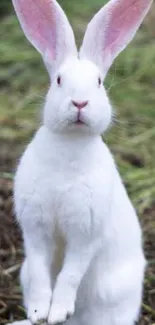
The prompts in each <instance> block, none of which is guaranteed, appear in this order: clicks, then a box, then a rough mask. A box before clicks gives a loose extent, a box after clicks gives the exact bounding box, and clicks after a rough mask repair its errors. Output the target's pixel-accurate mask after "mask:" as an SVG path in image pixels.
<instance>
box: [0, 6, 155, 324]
mask: <svg viewBox="0 0 155 325" xmlns="http://www.w3.org/2000/svg"><path fill="white" fill-rule="evenodd" d="M25 1H26V0H25ZM59 3H60V4H61V5H62V7H63V8H64V9H65V11H66V12H67V14H68V17H69V19H70V21H71V23H72V25H73V26H74V30H75V32H76V39H77V43H78V45H80V42H81V40H82V36H83V33H84V30H85V27H86V24H87V22H88V21H89V20H90V18H91V17H92V15H93V14H94V13H95V12H96V11H97V10H98V9H99V8H100V7H101V6H102V5H103V4H104V3H106V0H95V1H94V0H89V1H88V0H77V1H75V0H74V1H73V0H60V1H59ZM48 85H49V78H48V74H47V73H46V70H45V68H44V66H43V63H42V60H41V58H40V56H39V55H38V53H37V52H36V51H35V50H34V49H33V48H32V47H31V45H29V43H28V42H27V40H26V39H25V37H24V35H23V33H22V31H21V29H20V27H19V24H18V21H17V19H16V16H15V14H14V11H13V8H12V4H11V1H10V0H0V325H3V324H6V323H7V322H8V321H10V322H11V321H13V320H17V319H23V318H24V317H25V311H24V309H23V307H22V305H21V290H20V286H19V282H18V276H19V269H20V264H21V261H22V258H23V250H22V244H21V235H20V231H19V229H18V227H17V225H16V223H15V220H14V218H13V208H12V181H13V177H14V172H15V169H16V165H17V163H18V160H19V158H20V156H21V153H22V152H23V150H24V148H25V147H26V145H27V143H28V142H29V140H30V139H31V137H32V135H33V134H34V132H35V130H36V128H37V127H38V126H39V125H40V123H41V109H42V106H43V102H44V97H45V95H46V91H47V88H48ZM105 86H106V89H107V91H108V93H109V96H110V98H111V101H112V103H113V107H114V110H115V119H114V125H113V128H112V129H111V130H110V131H109V132H108V134H106V135H105V136H104V141H105V142H106V143H107V144H108V145H109V147H110V148H111V150H112V152H113V154H114V156H115V159H116V161H117V164H118V166H119V169H120V172H121V175H122V178H123V180H124V183H125V185H126V186H127V189H128V192H129V195H130V197H131V199H132V201H133V203H134V205H135V207H136V209H137V212H138V215H139V218H140V222H141V224H142V227H143V230H144V245H145V253H146V256H147V259H148V270H147V274H146V278H145V292H144V302H143V311H142V317H141V320H140V324H141V325H152V324H155V5H153V6H152V8H151V11H150V13H149V14H148V16H147V17H146V19H145V21H144V23H143V25H142V27H141V29H140V30H139V32H138V34H137V36H136V38H135V39H134V41H133V42H132V44H131V45H130V46H129V47H128V48H127V50H125V51H124V52H123V54H121V55H120V56H119V58H118V59H117V60H116V61H115V64H114V65H113V67H112V69H111V71H110V73H109V75H108V77H107V79H106V82H105ZM129 231H130V230H129Z"/></svg>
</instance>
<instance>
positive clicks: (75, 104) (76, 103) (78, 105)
mask: <svg viewBox="0 0 155 325" xmlns="http://www.w3.org/2000/svg"><path fill="white" fill-rule="evenodd" d="M72 104H73V105H74V106H76V107H77V108H78V109H82V108H84V107H85V106H87V105H88V100H87V101H85V102H75V101H74V100H72Z"/></svg>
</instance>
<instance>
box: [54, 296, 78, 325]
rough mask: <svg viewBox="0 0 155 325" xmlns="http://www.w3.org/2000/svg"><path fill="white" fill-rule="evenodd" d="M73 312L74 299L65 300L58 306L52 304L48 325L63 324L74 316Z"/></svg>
mask: <svg viewBox="0 0 155 325" xmlns="http://www.w3.org/2000/svg"><path fill="white" fill-rule="evenodd" d="M64 299H65V297H64ZM74 311H75V300H74V299H68V298H67V299H66V300H64V301H63V303H62V302H61V303H60V304H58V303H53V304H52V306H51V310H50V313H49V317H48V324H49V325H55V324H58V323H63V322H65V321H66V320H67V319H68V318H69V317H71V316H72V315H73V314H74Z"/></svg>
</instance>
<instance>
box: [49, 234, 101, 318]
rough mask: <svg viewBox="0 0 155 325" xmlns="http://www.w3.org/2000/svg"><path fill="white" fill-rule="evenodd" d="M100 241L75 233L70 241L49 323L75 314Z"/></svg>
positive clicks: (56, 287)
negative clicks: (82, 283)
mask: <svg viewBox="0 0 155 325" xmlns="http://www.w3.org/2000/svg"><path fill="white" fill-rule="evenodd" d="M99 243H100V241H99V240H98V239H97V240H94V241H93V239H92V238H90V236H89V238H87V235H86V234H85V235H84V234H83V236H81V235H80V234H76V235H74V232H73V234H72V236H71V238H70V240H69V242H68V245H67V249H66V255H65V259H64V264H63V268H62V271H61V272H60V274H59V275H58V278H57V281H56V284H55V288H54V292H53V300H52V306H51V309H50V313H49V318H48V323H49V324H57V323H61V322H64V321H65V320H66V319H67V318H68V317H70V316H72V315H73V314H74V310H75V301H76V295H77V291H78V288H79V286H80V283H81V280H82V278H83V276H84V275H85V273H86V271H87V269H88V266H89V264H90V262H91V260H92V259H93V257H94V255H95V254H96V251H97V250H98V247H99Z"/></svg>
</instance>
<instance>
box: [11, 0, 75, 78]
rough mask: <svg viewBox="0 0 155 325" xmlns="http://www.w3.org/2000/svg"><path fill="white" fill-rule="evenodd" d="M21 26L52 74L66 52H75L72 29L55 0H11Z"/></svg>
mask: <svg viewBox="0 0 155 325" xmlns="http://www.w3.org/2000/svg"><path fill="white" fill-rule="evenodd" d="M12 1H13V5H14V8H15V11H16V13H17V16H18V18H19V21H20V24H21V26H22V29H23V31H24V33H25V35H26V37H27V38H28V40H29V41H30V42H31V43H32V44H33V46H34V47H35V48H36V49H37V50H38V51H39V52H40V53H41V55H42V56H43V59H44V62H45V64H46V65H47V68H48V70H49V72H50V74H51V72H52V74H53V73H54V72H55V71H56V70H57V69H58V68H59V66H60V65H61V63H62V62H63V61H65V60H66V59H67V58H68V57H69V56H71V55H75V56H77V48H76V45H75V38H74V34H73V30H72V28H71V26H70V24H69V22H68V19H67V17H66V15H65V13H64V11H63V10H62V9H61V7H60V6H59V4H58V3H57V2H56V1H55V0H12Z"/></svg>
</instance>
